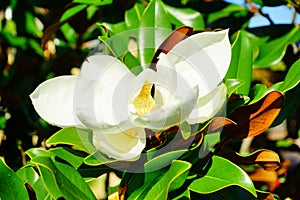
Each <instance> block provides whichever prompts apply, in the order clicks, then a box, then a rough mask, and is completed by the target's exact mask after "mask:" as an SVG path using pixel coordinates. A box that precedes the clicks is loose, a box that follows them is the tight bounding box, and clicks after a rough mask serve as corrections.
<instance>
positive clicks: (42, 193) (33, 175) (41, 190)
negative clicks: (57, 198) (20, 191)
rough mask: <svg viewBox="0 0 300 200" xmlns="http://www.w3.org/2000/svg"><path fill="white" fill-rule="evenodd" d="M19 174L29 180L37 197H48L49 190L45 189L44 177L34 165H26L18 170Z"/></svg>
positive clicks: (23, 178) (26, 180) (24, 180)
mask: <svg viewBox="0 0 300 200" xmlns="http://www.w3.org/2000/svg"><path fill="white" fill-rule="evenodd" d="M17 175H18V176H19V177H20V178H21V179H22V180H23V182H24V183H25V182H27V183H28V184H29V185H30V186H31V187H32V188H33V190H34V191H35V194H36V197H37V199H44V200H45V199H47V197H49V193H48V191H47V190H46V189H45V187H44V184H43V181H42V179H41V178H40V176H39V174H38V173H37V172H36V171H35V170H34V169H33V167H24V168H21V169H19V170H18V171H17Z"/></svg>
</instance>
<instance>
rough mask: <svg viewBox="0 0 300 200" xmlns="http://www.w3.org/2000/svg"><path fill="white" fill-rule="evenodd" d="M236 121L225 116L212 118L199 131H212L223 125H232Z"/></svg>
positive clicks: (219, 129) (221, 127) (219, 128)
mask: <svg viewBox="0 0 300 200" xmlns="http://www.w3.org/2000/svg"><path fill="white" fill-rule="evenodd" d="M235 124H236V123H235V122H234V121H232V120H230V119H228V118H225V117H216V118H213V119H212V120H211V121H210V122H209V123H208V124H207V125H206V126H205V127H204V128H203V129H201V131H200V132H202V133H214V132H217V131H221V130H222V129H223V128H224V127H228V126H234V125H235Z"/></svg>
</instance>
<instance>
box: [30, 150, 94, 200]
mask: <svg viewBox="0 0 300 200" xmlns="http://www.w3.org/2000/svg"><path fill="white" fill-rule="evenodd" d="M31 162H32V163H33V164H35V165H36V166H37V168H38V170H39V173H40V174H41V178H42V180H43V182H44V184H45V186H46V188H47V189H48V191H49V192H50V193H51V195H52V196H53V197H54V198H57V197H59V196H62V197H64V198H65V199H95V196H94V194H93V193H92V191H91V190H90V188H89V186H88V185H87V183H86V182H85V181H84V180H83V178H82V177H81V176H80V174H79V173H78V171H76V170H75V169H74V168H73V167H71V166H69V165H67V164H64V163H61V162H58V161H56V160H55V157H43V156H41V157H35V158H33V159H32V160H31Z"/></svg>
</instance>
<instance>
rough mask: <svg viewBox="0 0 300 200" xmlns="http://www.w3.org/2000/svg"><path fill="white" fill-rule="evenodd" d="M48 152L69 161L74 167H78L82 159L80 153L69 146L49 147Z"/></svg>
mask: <svg viewBox="0 0 300 200" xmlns="http://www.w3.org/2000/svg"><path fill="white" fill-rule="evenodd" d="M50 152H51V153H52V154H53V155H55V156H57V157H59V158H61V159H63V160H65V161H67V162H68V163H70V164H71V165H72V166H73V167H74V168H75V169H77V168H79V167H80V166H81V164H82V163H83V160H84V158H83V157H82V155H79V152H76V151H74V150H72V149H69V148H64V147H58V148H53V149H50Z"/></svg>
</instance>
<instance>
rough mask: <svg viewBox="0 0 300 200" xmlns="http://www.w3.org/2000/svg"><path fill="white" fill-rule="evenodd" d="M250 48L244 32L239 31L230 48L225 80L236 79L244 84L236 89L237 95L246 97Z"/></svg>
mask: <svg viewBox="0 0 300 200" xmlns="http://www.w3.org/2000/svg"><path fill="white" fill-rule="evenodd" d="M252 56H253V53H252V47H251V44H250V41H249V39H248V37H247V35H246V34H245V32H244V31H240V32H239V33H238V35H237V39H236V40H235V42H234V44H233V46H232V57H231V62H230V66H229V69H228V71H227V74H226V76H225V80H226V79H238V80H239V81H241V82H243V83H244V84H243V85H242V86H240V87H239V88H238V89H237V93H238V94H241V95H248V93H249V90H250V85H251V81H252V59H253V58H252Z"/></svg>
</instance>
